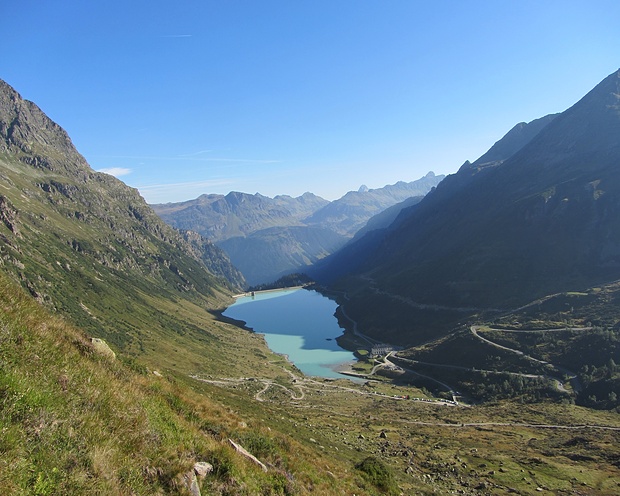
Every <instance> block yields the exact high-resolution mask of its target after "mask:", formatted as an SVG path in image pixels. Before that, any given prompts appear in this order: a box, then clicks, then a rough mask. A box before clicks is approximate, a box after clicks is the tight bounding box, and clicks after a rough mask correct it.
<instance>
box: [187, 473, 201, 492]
mask: <svg viewBox="0 0 620 496" xmlns="http://www.w3.org/2000/svg"><path fill="white" fill-rule="evenodd" d="M183 484H184V485H185V487H186V488H187V490H188V491H189V493H190V494H191V495H192V496H201V495H200V487H199V486H198V479H197V478H196V474H195V473H194V471H193V470H191V471H189V472H187V473H185V474H183Z"/></svg>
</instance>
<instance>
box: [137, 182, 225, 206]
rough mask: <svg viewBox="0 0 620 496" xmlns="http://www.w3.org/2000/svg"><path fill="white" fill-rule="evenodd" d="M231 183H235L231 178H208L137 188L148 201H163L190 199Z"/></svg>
mask: <svg viewBox="0 0 620 496" xmlns="http://www.w3.org/2000/svg"><path fill="white" fill-rule="evenodd" d="M231 184H234V181H233V180H231V179H208V180H202V181H189V182H184V183H170V184H151V185H148V186H138V187H137V188H138V191H140V194H141V195H142V196H143V197H144V198H145V200H146V201H147V202H148V203H163V202H170V201H175V202H176V201H184V200H189V199H191V198H196V197H198V196H200V195H201V194H203V193H211V192H212V191H211V190H212V189H213V188H217V187H221V186H227V185H231Z"/></svg>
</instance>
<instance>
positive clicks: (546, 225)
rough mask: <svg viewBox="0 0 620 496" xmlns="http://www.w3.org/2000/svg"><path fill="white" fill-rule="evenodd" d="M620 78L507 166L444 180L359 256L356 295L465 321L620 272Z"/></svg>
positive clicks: (363, 302) (352, 284)
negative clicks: (479, 313) (467, 316)
mask: <svg viewBox="0 0 620 496" xmlns="http://www.w3.org/2000/svg"><path fill="white" fill-rule="evenodd" d="M619 77H620V75H619V73H614V74H612V75H610V76H609V77H608V78H606V79H605V80H604V81H603V82H601V83H600V84H599V85H598V86H597V87H596V88H594V89H593V90H592V91H591V92H590V93H588V95H586V96H585V97H584V98H583V99H582V100H580V101H579V102H578V103H577V104H575V105H574V106H573V107H571V108H570V109H568V110H567V111H565V112H564V113H562V114H560V115H559V116H557V117H555V118H554V119H553V120H552V121H551V122H550V123H549V124H548V125H546V126H544V127H543V129H542V130H541V131H540V132H539V133H538V134H537V135H536V136H535V137H534V138H533V139H531V140H530V141H529V142H528V143H527V144H526V145H525V146H524V147H523V148H521V149H520V150H518V151H517V152H516V153H514V154H513V155H512V156H511V157H510V158H508V159H507V160H505V161H503V163H501V165H499V166H496V167H492V168H486V169H483V170H482V171H481V172H475V171H472V169H471V168H469V167H463V168H461V170H459V172H458V173H457V174H455V175H453V176H450V177H448V178H447V179H446V180H445V181H443V182H442V183H441V184H440V185H439V186H438V187H437V189H436V190H434V191H433V192H432V193H431V194H429V195H427V196H426V197H425V199H424V200H423V201H422V202H420V204H418V205H417V206H416V207H414V208H413V209H412V210H411V211H410V212H409V215H407V216H406V217H405V218H401V219H400V223H399V224H400V225H399V226H398V228H396V229H393V230H389V231H387V232H386V234H385V236H384V238H383V239H381V240H380V242H379V243H376V244H377V245H378V248H377V249H376V250H374V251H373V252H372V253H371V254H370V255H369V256H366V257H365V260H364V261H362V262H359V263H358V266H360V267H361V268H360V269H359V270H358V271H357V272H356V277H353V278H352V279H351V280H350V281H349V282H348V283H344V286H346V287H348V288H350V289H351V290H353V289H354V290H355V291H356V292H358V293H359V300H358V303H356V304H354V305H355V306H356V307H357V308H358V309H359V310H360V311H362V310H361V309H362V308H364V307H365V306H366V307H368V305H370V304H371V303H370V302H371V301H372V300H373V298H376V297H377V294H381V295H383V298H386V299H388V300H389V301H390V304H393V305H396V306H397V307H398V309H395V310H394V311H395V312H397V313H399V316H400V318H401V319H402V318H403V317H404V316H406V315H411V312H419V310H420V309H421V308H423V307H424V306H425V307H426V308H427V309H428V308H430V307H434V308H436V309H437V310H439V309H441V308H443V309H444V311H446V312H447V311H449V310H448V309H452V311H453V312H455V314H454V315H453V319H454V321H456V320H457V319H461V318H463V315H464V314H467V313H468V312H469V313H470V314H471V313H472V312H474V311H479V310H483V309H489V308H511V307H517V306H519V305H521V304H524V303H527V302H529V301H531V300H533V299H535V298H536V297H538V296H541V295H545V294H549V293H554V292H558V291H563V290H567V289H576V288H585V287H590V286H594V285H596V284H599V283H601V282H606V281H611V280H614V279H617V278H620V224H619V222H620V186H619V185H620V177H619V175H620V170H619V169H618V167H617V164H618V162H619V161H620V105H619V98H620V97H619V96H618V95H620V83H619V81H620V79H619ZM375 306H376V305H375ZM367 313H368V312H367ZM375 324H376V323H375ZM415 327H416V326H415V325H413V326H409V327H408V328H407V329H405V328H404V327H403V326H402V325H401V326H400V328H399V329H398V330H396V331H395V334H394V337H396V336H400V339H408V338H411V337H412V336H414V335H415V334H416V332H417V331H416V330H415Z"/></svg>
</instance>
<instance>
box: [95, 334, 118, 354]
mask: <svg viewBox="0 0 620 496" xmlns="http://www.w3.org/2000/svg"><path fill="white" fill-rule="evenodd" d="M90 342H91V343H92V345H93V348H94V350H95V352H97V353H99V354H100V355H103V356H107V357H108V358H111V359H115V358H116V353H114V351H113V350H112V348H110V347H109V346H108V343H106V342H105V341H104V340H103V339H99V338H90Z"/></svg>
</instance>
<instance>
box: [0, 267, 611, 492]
mask: <svg viewBox="0 0 620 496" xmlns="http://www.w3.org/2000/svg"><path fill="white" fill-rule="evenodd" d="M196 318H198V317H196ZM200 318H201V319H206V317H204V316H203V317H200ZM218 330H219V331H218ZM208 331H209V332H210V333H211V334H213V335H214V336H215V337H217V338H218V339H223V336H219V334H218V332H225V333H226V336H227V338H228V339H230V341H229V342H230V343H232V345H231V346H229V347H228V351H227V353H228V355H227V356H226V357H222V358H221V359H215V358H213V360H205V363H203V364H202V367H201V368H200V370H199V371H198V373H190V371H191V370H194V371H195V369H193V367H194V365H195V364H194V365H187V364H186V365H184V366H182V367H181V366H178V367H173V366H172V365H173V364H172V359H170V363H171V366H170V367H168V366H165V367H162V368H160V369H159V370H161V372H162V376H159V375H156V374H154V373H153V372H152V371H153V368H152V365H151V362H154V361H155V360H156V357H160V358H161V357H162V356H163V353H162V352H159V353H157V354H153V353H151V354H149V353H147V354H146V355H145V356H144V357H143V358H144V359H145V361H138V360H135V361H134V359H132V358H126V356H125V357H123V356H122V355H119V357H118V358H116V359H112V358H110V357H107V356H106V355H102V354H100V353H98V352H97V351H96V350H95V348H94V346H93V345H92V343H91V342H90V340H89V339H88V338H87V337H86V336H85V335H84V334H83V333H82V331H80V330H79V329H77V328H75V327H74V326H73V325H71V324H69V323H68V322H67V321H65V320H63V319H61V318H59V317H56V316H53V315H51V314H49V313H48V311H47V310H46V309H44V308H43V307H41V306H40V305H39V304H37V303H36V302H35V301H34V300H32V299H31V298H30V297H28V296H26V295H25V294H24V293H23V292H22V291H21V289H19V288H18V287H17V286H16V285H14V283H12V282H10V281H8V280H7V278H6V277H5V276H2V275H0V429H1V431H2V437H1V438H0V493H1V494H16V495H17V494H20V495H21V494H33V495H56V494H58V495H67V494H69V495H70V494H119V495H121V494H122V495H124V494H145V495H146V494H149V495H150V494H186V493H188V490H187V487H186V485H185V482H184V480H183V474H186V473H187V472H189V471H191V469H192V467H193V465H194V463H196V462H201V461H203V462H208V463H210V464H211V465H212V466H213V472H212V473H211V474H209V475H208V476H207V477H206V478H205V479H203V480H200V481H199V484H200V486H201V490H202V494H203V495H204V494H216V495H217V494H230V495H237V494H238V495H258V494H260V495H263V494H267V495H268V494H274V495H275V494H282V495H285V494H319V495H321V494H325V495H330V494H346V495H352V494H358V495H361V494H364V495H366V494H368V495H373V494H392V495H396V494H451V493H453V492H455V491H457V492H458V493H460V494H498V495H499V494H506V493H509V492H515V493H518V494H540V493H541V492H542V493H543V494H610V495H611V494H617V492H618V490H619V489H620V453H619V452H618V448H617V447H618V446H619V445H620V418H619V416H618V415H617V414H616V413H613V412H600V411H593V410H590V409H587V408H582V407H578V406H575V405H559V404H551V403H539V404H530V405H523V404H520V403H519V402H518V401H514V402H507V401H504V402H498V403H491V404H488V405H485V406H477V407H462V406H461V407H455V406H451V405H447V404H445V403H441V402H437V403H434V402H432V401H428V400H430V397H428V396H427V395H426V394H425V393H424V391H420V390H416V389H415V388H412V387H411V386H407V385H404V384H403V385H397V384H394V382H393V381H391V380H389V379H382V378H381V377H378V378H377V380H376V381H371V382H368V383H366V384H354V383H352V382H350V381H346V380H337V381H329V380H321V379H312V378H305V377H302V376H301V375H300V374H299V372H297V371H296V370H295V369H294V368H292V367H291V366H290V365H289V364H287V363H286V362H285V361H284V360H283V359H282V358H281V357H277V356H276V355H273V354H271V353H270V352H269V350H267V349H266V348H261V346H260V345H259V343H260V337H259V336H256V335H251V334H248V333H247V332H246V331H242V330H240V329H235V328H233V327H231V326H228V325H225V324H223V323H219V322H215V321H212V322H211V324H210V327H209V328H208ZM218 336H219V337H218ZM244 336H245V338H246V339H247V340H248V341H247V343H246V344H247V346H244V343H243V339H244ZM214 339H215V338H214ZM215 341H217V340H215ZM215 341H214V342H215ZM170 346H173V345H170ZM217 349H221V348H216V350H217ZM168 351H169V352H170V353H172V354H175V352H174V351H173V350H172V351H171V350H168ZM213 356H214V357H215V355H213ZM224 358H227V359H228V360H230V362H229V364H228V367H225V366H224ZM233 360H234V361H233ZM177 361H179V360H178V359H177ZM143 363H146V364H147V366H148V367H149V369H147V366H145V365H143ZM190 376H193V378H192V377H190ZM406 395H410V397H411V399H410V400H406V399H404V397H406ZM415 398H420V399H423V400H427V401H414V399H415ZM229 440H233V441H234V442H235V443H238V444H240V445H242V446H243V447H244V448H246V449H247V450H248V451H249V452H251V453H252V454H253V455H254V456H256V457H257V458H258V459H259V460H260V461H261V462H263V463H264V464H265V466H266V467H267V471H266V472H264V471H263V470H262V469H261V467H260V466H258V465H257V464H255V463H253V462H252V461H250V460H248V459H247V458H246V457H244V456H243V455H241V454H239V453H237V452H236V451H235V450H234V449H233V447H232V445H231V443H230V441H229Z"/></svg>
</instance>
